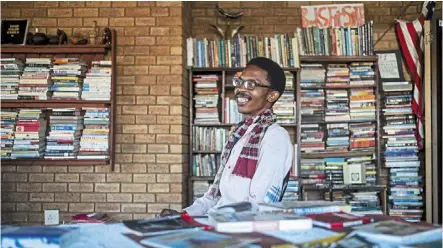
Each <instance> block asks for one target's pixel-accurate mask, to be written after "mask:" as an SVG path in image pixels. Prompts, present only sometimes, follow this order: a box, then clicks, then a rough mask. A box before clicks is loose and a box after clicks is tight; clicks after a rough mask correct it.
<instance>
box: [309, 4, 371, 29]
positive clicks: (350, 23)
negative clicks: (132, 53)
mask: <svg viewBox="0 0 443 248" xmlns="http://www.w3.org/2000/svg"><path fill="white" fill-rule="evenodd" d="M301 18H302V26H303V27H304V28H306V27H358V26H361V25H363V24H365V9H364V5H363V4H334V5H314V6H302V7H301Z"/></svg>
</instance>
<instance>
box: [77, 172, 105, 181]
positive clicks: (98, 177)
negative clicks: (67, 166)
mask: <svg viewBox="0 0 443 248" xmlns="http://www.w3.org/2000/svg"><path fill="white" fill-rule="evenodd" d="M80 181H81V182H85V183H94V182H95V183H97V182H105V174H97V173H96V174H82V175H80Z"/></svg>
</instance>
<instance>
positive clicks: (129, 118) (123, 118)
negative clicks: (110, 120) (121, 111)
mask: <svg viewBox="0 0 443 248" xmlns="http://www.w3.org/2000/svg"><path fill="white" fill-rule="evenodd" d="M116 123H117V124H135V116H134V115H118V116H117V117H116Z"/></svg>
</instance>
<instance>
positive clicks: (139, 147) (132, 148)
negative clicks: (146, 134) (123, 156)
mask: <svg viewBox="0 0 443 248" xmlns="http://www.w3.org/2000/svg"><path fill="white" fill-rule="evenodd" d="M121 146H122V152H123V153H145V152H146V145H145V144H122V145H121Z"/></svg>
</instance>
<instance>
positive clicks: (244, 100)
mask: <svg viewBox="0 0 443 248" xmlns="http://www.w3.org/2000/svg"><path fill="white" fill-rule="evenodd" d="M237 101H238V102H239V103H246V102H248V101H249V99H248V98H245V97H238V98H237Z"/></svg>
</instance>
